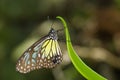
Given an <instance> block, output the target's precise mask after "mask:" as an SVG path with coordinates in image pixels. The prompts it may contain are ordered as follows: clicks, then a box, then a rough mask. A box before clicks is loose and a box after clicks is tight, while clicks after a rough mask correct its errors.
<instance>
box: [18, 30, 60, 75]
mask: <svg viewBox="0 0 120 80" xmlns="http://www.w3.org/2000/svg"><path fill="white" fill-rule="evenodd" d="M57 39H58V36H57V32H56V31H55V30H54V29H53V28H52V29H51V30H50V32H49V33H48V35H47V36H44V37H43V38H41V39H40V40H38V41H37V42H35V43H34V44H33V45H32V46H31V47H30V48H28V49H27V50H26V51H25V52H24V53H23V55H22V56H21V57H20V58H19V59H18V62H17V64H16V70H17V71H19V72H20V73H28V72H30V71H32V70H36V69H40V68H54V67H56V66H57V64H59V63H61V61H62V52H61V49H60V47H59V44H58V42H57Z"/></svg>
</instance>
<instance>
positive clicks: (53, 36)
mask: <svg viewBox="0 0 120 80" xmlns="http://www.w3.org/2000/svg"><path fill="white" fill-rule="evenodd" d="M49 36H50V38H52V39H54V40H57V39H58V36H57V31H55V30H54V29H53V28H51V30H50V32H49Z"/></svg>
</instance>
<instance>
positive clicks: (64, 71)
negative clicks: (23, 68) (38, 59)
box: [0, 0, 120, 80]
mask: <svg viewBox="0 0 120 80" xmlns="http://www.w3.org/2000/svg"><path fill="white" fill-rule="evenodd" d="M58 15H59V16H62V17H63V18H65V20H66V21H67V23H68V27H69V32H70V35H71V39H72V44H73V46H74V49H75V50H76V52H77V53H78V55H79V56H80V57H81V58H82V60H83V61H84V62H85V63H86V64H87V65H88V66H90V67H91V68H92V69H93V70H95V71H96V72H97V73H99V74H101V75H102V76H104V77H106V78H107V79H108V80H119V79H120V0H0V79H1V80H86V79H85V78H84V77H82V75H81V74H79V73H78V72H77V70H76V69H75V68H74V66H73V65H72V63H71V61H70V59H69V57H68V53H67V49H66V43H65V35H64V30H63V31H61V32H59V33H58V36H59V44H60V47H61V49H62V52H63V55H64V59H63V62H62V63H61V64H60V65H59V66H57V67H56V68H54V69H39V70H35V71H32V72H30V73H28V74H20V73H19V72H16V62H17V60H18V58H19V57H20V55H22V53H23V52H24V51H25V50H26V49H27V48H28V47H29V46H30V45H31V44H33V43H34V42H35V41H37V40H38V39H39V38H41V37H42V36H44V35H46V34H47V33H48V32H49V30H50V28H51V24H52V23H53V22H54V24H53V26H52V27H53V28H54V29H55V30H58V29H61V28H63V25H62V24H61V22H60V21H59V20H57V19H56V18H55V17H56V16H58ZM47 16H49V20H48V18H47Z"/></svg>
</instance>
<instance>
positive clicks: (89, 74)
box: [56, 16, 107, 80]
mask: <svg viewBox="0 0 120 80" xmlns="http://www.w3.org/2000/svg"><path fill="white" fill-rule="evenodd" d="M56 18H58V19H60V20H61V21H62V23H63V25H64V28H65V34H66V43H67V49H68V54H69V57H70V59H71V61H72V63H73V65H74V67H75V68H76V69H77V71H78V72H79V73H81V74H82V75H83V76H84V77H85V78H86V79H88V80H107V79H106V78H104V77H102V76H101V75H99V74H98V73H96V72H95V71H93V70H92V69H91V68H90V67H88V66H87V65H86V64H85V63H84V62H83V61H82V60H81V58H80V57H79V56H78V55H77V53H76V52H75V51H74V49H73V46H72V43H71V39H70V35H69V32H68V28H67V24H66V22H65V20H64V19H63V18H62V17H60V16H57V17H56Z"/></svg>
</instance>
